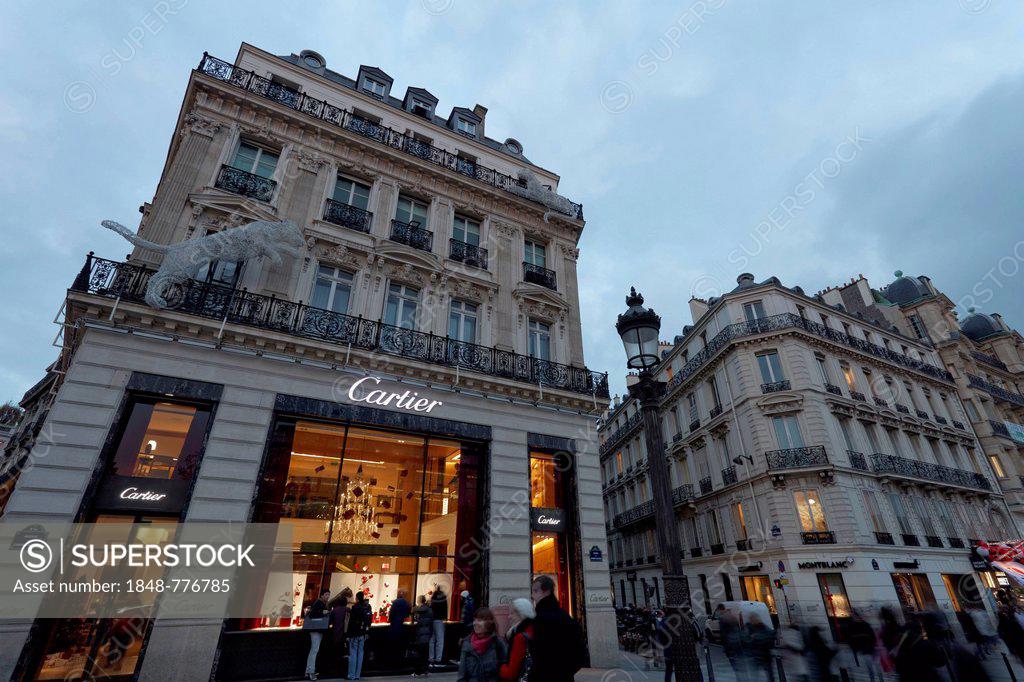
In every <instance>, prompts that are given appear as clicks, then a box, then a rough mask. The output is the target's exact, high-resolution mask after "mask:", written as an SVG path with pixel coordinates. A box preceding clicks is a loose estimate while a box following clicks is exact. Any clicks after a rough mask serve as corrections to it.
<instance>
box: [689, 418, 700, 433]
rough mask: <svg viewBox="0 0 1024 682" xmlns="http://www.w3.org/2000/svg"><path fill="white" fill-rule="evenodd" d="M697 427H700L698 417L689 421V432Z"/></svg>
mask: <svg viewBox="0 0 1024 682" xmlns="http://www.w3.org/2000/svg"><path fill="white" fill-rule="evenodd" d="M699 428H700V420H699V419H694V420H693V421H692V422H690V433H693V432H694V431H696V430H697V429H699Z"/></svg>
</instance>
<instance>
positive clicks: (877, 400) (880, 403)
mask: <svg viewBox="0 0 1024 682" xmlns="http://www.w3.org/2000/svg"><path fill="white" fill-rule="evenodd" d="M874 401H875V405H877V406H878V407H889V403H887V402H885V401H884V400H882V399H881V398H879V397H878V396H875V397H874Z"/></svg>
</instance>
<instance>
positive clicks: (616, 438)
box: [599, 412, 644, 455]
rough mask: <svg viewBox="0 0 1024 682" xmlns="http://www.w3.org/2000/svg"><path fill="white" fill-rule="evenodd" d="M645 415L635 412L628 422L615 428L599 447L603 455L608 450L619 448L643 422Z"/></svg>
mask: <svg viewBox="0 0 1024 682" xmlns="http://www.w3.org/2000/svg"><path fill="white" fill-rule="evenodd" d="M643 420H644V418H643V415H642V414H641V413H639V412H637V413H636V414H634V415H633V416H632V417H630V418H629V419H627V420H626V423H625V424H623V425H622V426H621V427H619V428H618V429H616V430H615V432H614V433H612V434H611V435H610V436H608V438H607V439H606V440H605V441H604V442H603V443H601V446H600V448H599V451H600V453H601V454H602V455H603V454H605V453H606V452H609V451H611V450H614V449H615V448H617V447H618V446H619V445H620V444H621V443H622V441H624V440H625V439H626V438H628V437H629V436H631V435H632V434H633V432H634V431H635V430H636V429H637V428H638V427H639V426H640V424H641V423H643Z"/></svg>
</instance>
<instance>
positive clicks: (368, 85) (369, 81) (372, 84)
mask: <svg viewBox="0 0 1024 682" xmlns="http://www.w3.org/2000/svg"><path fill="white" fill-rule="evenodd" d="M387 90H388V88H387V86H386V85H384V84H383V83H381V82H380V81H378V80H374V79H373V78H370V77H369V76H366V77H365V78H363V92H365V93H367V94H369V95H373V96H374V97H376V98H377V99H384V94H385V93H386V92H387Z"/></svg>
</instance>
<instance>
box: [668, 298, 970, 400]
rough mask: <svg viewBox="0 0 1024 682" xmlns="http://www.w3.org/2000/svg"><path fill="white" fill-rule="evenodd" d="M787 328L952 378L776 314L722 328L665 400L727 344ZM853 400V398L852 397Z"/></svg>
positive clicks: (678, 375)
mask: <svg viewBox="0 0 1024 682" xmlns="http://www.w3.org/2000/svg"><path fill="white" fill-rule="evenodd" d="M789 329H795V330H800V331H802V332H805V333H807V334H812V335H814V336H817V337H818V338H822V339H825V340H827V341H830V342H832V343H836V344H840V345H843V346H846V347H848V348H853V349H855V350H857V351H860V352H862V353H866V354H868V355H872V356H874V357H877V358H880V359H882V360H885V361H886V362H890V363H893V364H896V365H900V366H901V367H906V368H909V369H912V370H914V371H917V372H921V373H922V374H927V375H928V376H930V377H933V378H935V379H938V380H939V381H945V382H949V383H952V381H953V377H952V375H951V374H950V373H949V372H947V371H946V370H944V369H942V368H941V367H936V366H934V365H930V364H928V363H927V362H923V361H921V360H917V359H915V358H912V357H910V356H908V355H903V354H902V353H897V352H895V351H893V350H890V349H888V348H885V347H883V346H877V345H875V344H873V343H870V342H868V341H865V340H863V339H857V338H854V337H852V336H848V335H846V334H844V333H843V332H840V331H837V330H835V329H832V328H830V327H826V326H824V325H822V324H820V323H818V322H811V321H810V320H806V319H804V318H802V317H800V316H799V315H797V314H795V313H781V314H779V315H771V316H768V317H762V318H759V319H756V320H750V321H745V322H736V323H734V324H730V325H728V326H726V327H724V328H723V329H722V331H720V332H719V333H718V334H716V335H715V336H714V338H712V339H711V340H710V341H708V343H707V345H706V346H705V347H704V348H703V350H701V351H700V352H699V353H695V354H694V355H693V356H692V357H691V358H690V359H689V360H688V361H687V363H686V364H685V365H683V367H682V369H681V370H680V371H679V372H677V373H676V375H675V376H673V377H672V379H671V381H669V382H668V386H667V392H666V396H665V400H666V401H668V400H671V399H672V393H673V392H674V391H675V390H676V389H678V388H679V387H681V386H683V385H685V384H686V383H687V382H688V381H689V380H690V378H691V377H693V376H694V374H696V373H697V372H699V371H700V370H701V368H702V367H703V366H704V364H705V363H707V362H708V361H709V360H711V358H713V357H714V356H715V355H716V354H717V353H718V352H719V351H720V350H721V349H722V348H724V347H725V346H727V345H729V344H730V343H731V342H732V341H735V340H737V339H742V338H746V337H750V336H755V335H758V334H767V333H770V332H781V331H786V330H789ZM853 397H854V398H855V399H856V396H853ZM860 399H861V400H863V396H861V398H860Z"/></svg>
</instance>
